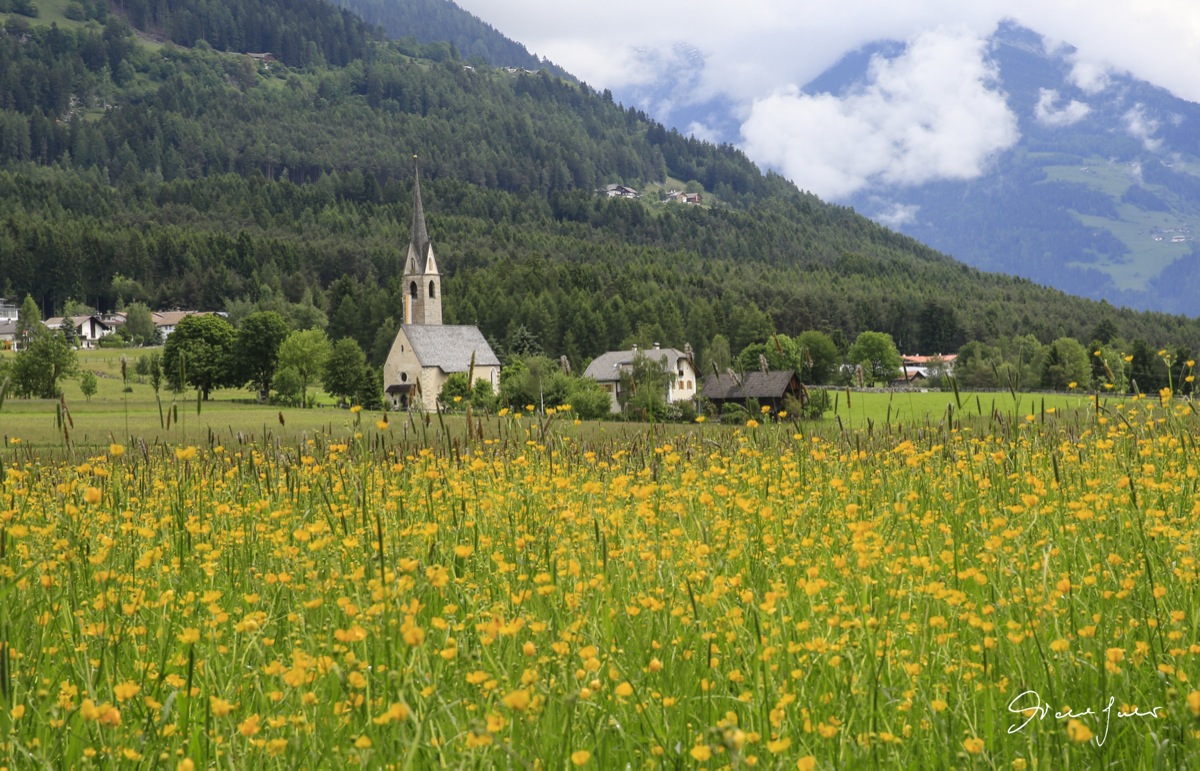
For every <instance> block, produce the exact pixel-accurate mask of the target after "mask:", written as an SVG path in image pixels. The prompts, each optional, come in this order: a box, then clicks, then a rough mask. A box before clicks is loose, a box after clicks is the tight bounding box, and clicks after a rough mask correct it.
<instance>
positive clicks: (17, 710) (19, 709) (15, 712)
mask: <svg viewBox="0 0 1200 771" xmlns="http://www.w3.org/2000/svg"><path fill="white" fill-rule="evenodd" d="M1198 695H1200V694H1198ZM8 714H9V717H11V718H12V719H13V720H20V719H21V718H23V717H25V705H24V704H18V705H17V706H15V707H13V708H12V709H11V710H9V711H8Z"/></svg>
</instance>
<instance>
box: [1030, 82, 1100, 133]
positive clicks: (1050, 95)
mask: <svg viewBox="0 0 1200 771" xmlns="http://www.w3.org/2000/svg"><path fill="white" fill-rule="evenodd" d="M1057 105H1058V92H1057V91H1055V90H1053V89H1050V88H1043V89H1041V90H1040V91H1039V92H1038V103H1037V106H1036V107H1034V109H1033V117H1034V118H1035V119H1036V120H1037V122H1038V123H1041V124H1042V125H1043V126H1055V127H1059V126H1072V125H1074V124H1076V123H1078V122H1079V121H1081V120H1083V119H1084V118H1086V117H1087V114H1088V113H1090V112H1091V111H1092V108H1091V107H1088V106H1087V105H1086V104H1084V103H1083V102H1080V101H1077V100H1075V99H1072V100H1071V101H1070V103H1068V104H1066V105H1063V106H1062V107H1058V106H1057Z"/></svg>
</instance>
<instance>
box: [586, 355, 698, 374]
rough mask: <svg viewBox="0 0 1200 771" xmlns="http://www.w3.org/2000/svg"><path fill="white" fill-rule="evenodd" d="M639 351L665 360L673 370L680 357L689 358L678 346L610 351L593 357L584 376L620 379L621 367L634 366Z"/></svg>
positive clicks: (650, 356) (653, 357)
mask: <svg viewBox="0 0 1200 771" xmlns="http://www.w3.org/2000/svg"><path fill="white" fill-rule="evenodd" d="M639 353H643V354H645V355H646V356H647V357H649V358H652V359H658V360H659V361H663V360H665V361H666V366H667V367H669V368H670V369H672V370H674V369H675V367H676V366H677V365H678V364H679V360H680V359H687V358H688V355H687V354H686V353H684V352H683V351H681V350H679V349H677V348H651V349H650V350H648V351H638V350H631V351H609V352H608V353H602V354H600V355H599V356H597V357H596V358H595V359H592V363H591V364H589V365H588V367H587V369H586V370H584V371H583V376H584V377H590V378H592V379H593V380H597V381H599V382H601V383H604V382H610V381H613V380H620V379H621V368H622V367H631V366H633V359H634V357H635V356H637V355H638V354H639Z"/></svg>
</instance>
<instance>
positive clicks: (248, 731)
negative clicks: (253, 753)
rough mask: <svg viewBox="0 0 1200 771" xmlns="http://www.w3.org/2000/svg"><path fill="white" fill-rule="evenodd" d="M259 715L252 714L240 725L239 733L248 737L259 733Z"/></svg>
mask: <svg viewBox="0 0 1200 771" xmlns="http://www.w3.org/2000/svg"><path fill="white" fill-rule="evenodd" d="M258 731H259V727H258V715H251V716H250V717H248V718H246V719H245V720H243V721H242V722H241V724H240V725H238V733H240V734H241V735H242V736H245V737H246V738H247V739H248V738H250V737H251V736H254V735H255V734H256V733H258Z"/></svg>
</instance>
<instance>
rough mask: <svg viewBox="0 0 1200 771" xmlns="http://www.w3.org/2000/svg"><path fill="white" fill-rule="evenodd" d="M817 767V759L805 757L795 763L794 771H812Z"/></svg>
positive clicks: (809, 756)
mask: <svg viewBox="0 0 1200 771" xmlns="http://www.w3.org/2000/svg"><path fill="white" fill-rule="evenodd" d="M816 767H817V759H816V758H815V757H813V756H812V755H805V756H804V757H802V758H800V759H799V760H797V761H796V771H813V769H815V768H816Z"/></svg>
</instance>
